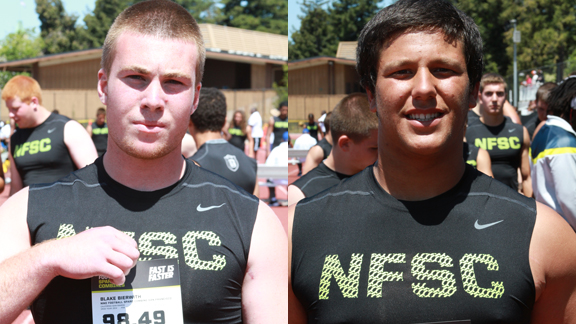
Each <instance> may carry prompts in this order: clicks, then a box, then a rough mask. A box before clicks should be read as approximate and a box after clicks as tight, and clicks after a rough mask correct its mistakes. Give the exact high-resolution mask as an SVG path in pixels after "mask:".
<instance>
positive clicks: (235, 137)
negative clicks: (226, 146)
mask: <svg viewBox="0 0 576 324" xmlns="http://www.w3.org/2000/svg"><path fill="white" fill-rule="evenodd" d="M228 133H229V134H230V135H232V137H231V138H230V140H228V142H230V144H232V145H234V146H236V147H237V148H239V149H240V150H241V151H242V152H244V146H245V144H244V141H246V138H247V136H246V134H244V132H243V131H242V129H240V127H238V126H233V127H230V128H228Z"/></svg>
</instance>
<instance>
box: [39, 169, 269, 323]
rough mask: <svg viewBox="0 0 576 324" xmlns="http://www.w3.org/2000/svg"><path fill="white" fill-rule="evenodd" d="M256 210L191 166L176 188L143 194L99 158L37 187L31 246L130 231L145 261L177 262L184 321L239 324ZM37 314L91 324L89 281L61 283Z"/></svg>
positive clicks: (249, 199) (43, 298)
mask: <svg viewBox="0 0 576 324" xmlns="http://www.w3.org/2000/svg"><path fill="white" fill-rule="evenodd" d="M62 197H66V199H62ZM214 206H219V207H214ZM210 207H213V208H210ZM257 210H258V199H257V198H256V197H254V196H252V195H248V194H246V193H245V192H244V191H243V190H239V189H238V187H236V186H234V185H233V184H232V183H231V182H229V181H228V180H226V179H224V178H222V177H220V176H218V175H215V174H213V173H212V172H209V171H206V170H203V169H202V168H199V167H197V166H195V165H194V164H193V163H192V162H189V161H188V162H186V171H185V174H184V176H183V177H182V179H180V180H179V181H178V182H177V183H175V184H174V185H172V186H170V187H167V188H164V189H161V190H157V191H153V192H143V191H137V190H133V189H130V188H128V187H125V186H123V185H121V184H119V183H118V182H116V181H114V180H112V179H111V178H110V177H109V176H108V174H107V173H106V171H105V170H104V168H103V165H102V158H99V159H97V160H96V162H95V163H94V164H91V165H89V166H87V167H86V168H83V169H81V170H78V171H77V172H74V173H73V174H71V175H69V176H68V177H66V178H64V179H62V180H60V181H59V182H56V183H54V184H52V185H35V186H32V187H31V188H30V196H29V200H28V226H29V228H30V233H31V240H32V244H38V243H41V242H43V241H46V240H49V239H53V238H63V237H67V236H71V235H74V234H76V233H79V232H81V231H83V230H85V229H86V228H92V227H97V226H104V225H110V226H113V227H114V228H116V229H119V230H121V231H125V232H126V233H127V234H128V235H130V236H132V237H133V238H134V239H136V241H137V242H138V248H139V250H140V253H141V254H140V260H150V259H164V258H178V260H179V264H180V283H181V288H182V306H183V310H184V322H185V323H213V322H218V323H242V302H241V299H242V298H241V297H242V282H243V280H244V274H245V270H246V262H247V258H248V252H249V250H250V240H251V236H252V229H253V227H254V222H255V219H256V213H257ZM32 313H33V315H34V320H35V323H36V324H47V323H62V324H67V323H69V324H78V323H92V310H91V291H90V279H86V280H73V279H68V278H64V277H56V278H55V279H53V280H52V281H51V282H50V284H48V286H47V287H46V289H44V291H43V292H42V293H41V294H40V296H39V297H38V298H37V299H36V300H35V301H34V303H33V305H32Z"/></svg>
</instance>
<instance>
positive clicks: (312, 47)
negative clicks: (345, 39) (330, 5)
mask: <svg viewBox="0 0 576 324" xmlns="http://www.w3.org/2000/svg"><path fill="white" fill-rule="evenodd" d="M323 5H324V3H323V2H321V0H303V2H302V8H301V9H302V13H303V15H302V16H298V18H300V19H301V21H300V29H299V30H297V31H295V32H293V33H292V42H290V44H289V45H288V58H289V60H291V61H292V60H300V59H304V58H309V57H315V56H334V54H335V49H334V46H335V45H336V44H337V41H336V35H335V33H334V29H333V27H332V25H330V24H328V23H327V21H328V20H329V17H330V16H329V14H328V12H326V10H324V9H323V8H322V6H323ZM336 46H337V45H336Z"/></svg>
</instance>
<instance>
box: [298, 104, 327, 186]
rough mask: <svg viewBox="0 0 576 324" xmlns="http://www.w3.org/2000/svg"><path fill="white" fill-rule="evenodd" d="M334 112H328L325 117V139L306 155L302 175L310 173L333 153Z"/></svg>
mask: <svg viewBox="0 0 576 324" xmlns="http://www.w3.org/2000/svg"><path fill="white" fill-rule="evenodd" d="M331 115H332V112H328V113H327V114H326V117H324V129H325V130H326V132H325V133H324V137H323V138H322V139H321V140H320V142H318V144H316V145H314V146H312V147H311V148H310V150H309V151H308V154H306V159H305V160H304V163H303V164H302V174H303V175H304V174H306V173H308V172H310V170H312V169H314V168H315V167H317V166H318V165H319V164H320V162H322V161H324V160H325V159H326V158H327V157H328V155H330V152H331V151H332V133H331V131H330V116H331Z"/></svg>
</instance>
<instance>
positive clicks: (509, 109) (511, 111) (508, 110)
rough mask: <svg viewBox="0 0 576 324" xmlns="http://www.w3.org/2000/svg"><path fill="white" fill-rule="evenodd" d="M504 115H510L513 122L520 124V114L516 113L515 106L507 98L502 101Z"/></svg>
mask: <svg viewBox="0 0 576 324" xmlns="http://www.w3.org/2000/svg"><path fill="white" fill-rule="evenodd" d="M504 115H505V116H508V117H510V119H512V121H513V122H514V123H515V124H518V125H522V120H521V119H520V115H518V112H517V111H516V108H515V107H514V106H512V104H510V102H508V100H506V101H505V102H504Z"/></svg>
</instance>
